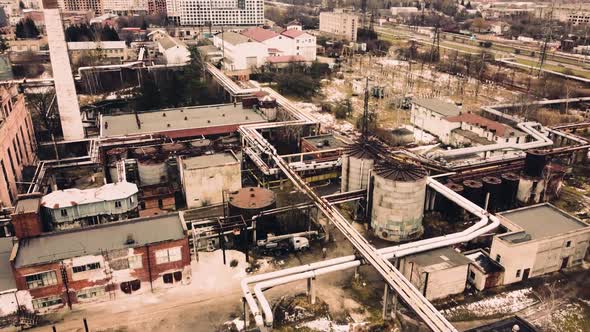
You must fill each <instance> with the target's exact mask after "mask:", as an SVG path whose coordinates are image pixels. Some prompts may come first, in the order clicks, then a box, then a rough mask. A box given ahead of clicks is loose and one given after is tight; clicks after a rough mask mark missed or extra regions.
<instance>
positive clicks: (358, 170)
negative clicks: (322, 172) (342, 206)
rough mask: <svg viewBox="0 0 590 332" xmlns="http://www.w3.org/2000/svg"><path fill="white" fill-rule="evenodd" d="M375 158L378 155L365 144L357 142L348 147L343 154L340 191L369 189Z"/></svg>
mask: <svg viewBox="0 0 590 332" xmlns="http://www.w3.org/2000/svg"><path fill="white" fill-rule="evenodd" d="M375 159H376V156H375V155H374V154H373V153H371V152H370V151H368V150H367V148H366V147H365V145H364V144H361V143H355V144H352V145H349V146H348V147H346V148H345V150H344V152H343V154H342V176H341V187H340V191H342V192H347V191H355V190H361V189H367V187H368V184H369V174H370V173H371V171H372V170H373V167H374V166H375Z"/></svg>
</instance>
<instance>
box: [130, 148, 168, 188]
mask: <svg viewBox="0 0 590 332" xmlns="http://www.w3.org/2000/svg"><path fill="white" fill-rule="evenodd" d="M166 159H167V158H166V157H164V156H158V155H155V156H153V157H151V158H147V157H146V158H141V159H138V160H137V172H138V173H139V183H140V184H141V185H142V186H151V185H155V184H160V183H164V182H166V181H168V165H167V164H166Z"/></svg>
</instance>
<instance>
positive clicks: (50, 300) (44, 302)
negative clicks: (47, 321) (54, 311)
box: [33, 296, 63, 309]
mask: <svg viewBox="0 0 590 332" xmlns="http://www.w3.org/2000/svg"><path fill="white" fill-rule="evenodd" d="M62 303H63V300H62V299H61V297H59V296H49V297H43V298H39V299H34V300H33V308H34V309H43V308H48V307H52V306H54V305H58V304H62Z"/></svg>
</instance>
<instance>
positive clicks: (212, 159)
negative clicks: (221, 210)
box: [179, 151, 242, 208]
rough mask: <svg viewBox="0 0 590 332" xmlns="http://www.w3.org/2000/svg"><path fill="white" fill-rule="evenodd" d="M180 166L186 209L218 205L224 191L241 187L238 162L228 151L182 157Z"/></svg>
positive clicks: (239, 164) (221, 200) (240, 173)
mask: <svg viewBox="0 0 590 332" xmlns="http://www.w3.org/2000/svg"><path fill="white" fill-rule="evenodd" d="M179 165H180V166H179V167H180V178H181V179H182V186H183V190H184V195H185V197H186V206H187V207H188V208H196V207H203V206H208V205H212V204H221V203H222V202H223V195H224V192H233V191H236V190H238V189H240V188H242V172H241V162H240V159H238V157H237V156H236V155H235V154H234V153H233V152H231V151H227V152H224V153H216V154H213V155H204V156H197V157H182V158H181V159H180V162H179Z"/></svg>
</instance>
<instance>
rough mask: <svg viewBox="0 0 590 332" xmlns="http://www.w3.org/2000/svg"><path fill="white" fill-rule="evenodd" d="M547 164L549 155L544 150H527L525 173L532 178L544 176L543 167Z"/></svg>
mask: <svg viewBox="0 0 590 332" xmlns="http://www.w3.org/2000/svg"><path fill="white" fill-rule="evenodd" d="M545 165H547V155H546V154H545V152H544V151H542V150H530V151H527V152H526V157H525V159H524V171H523V173H524V175H526V176H528V177H532V178H540V177H542V176H543V169H545Z"/></svg>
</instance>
